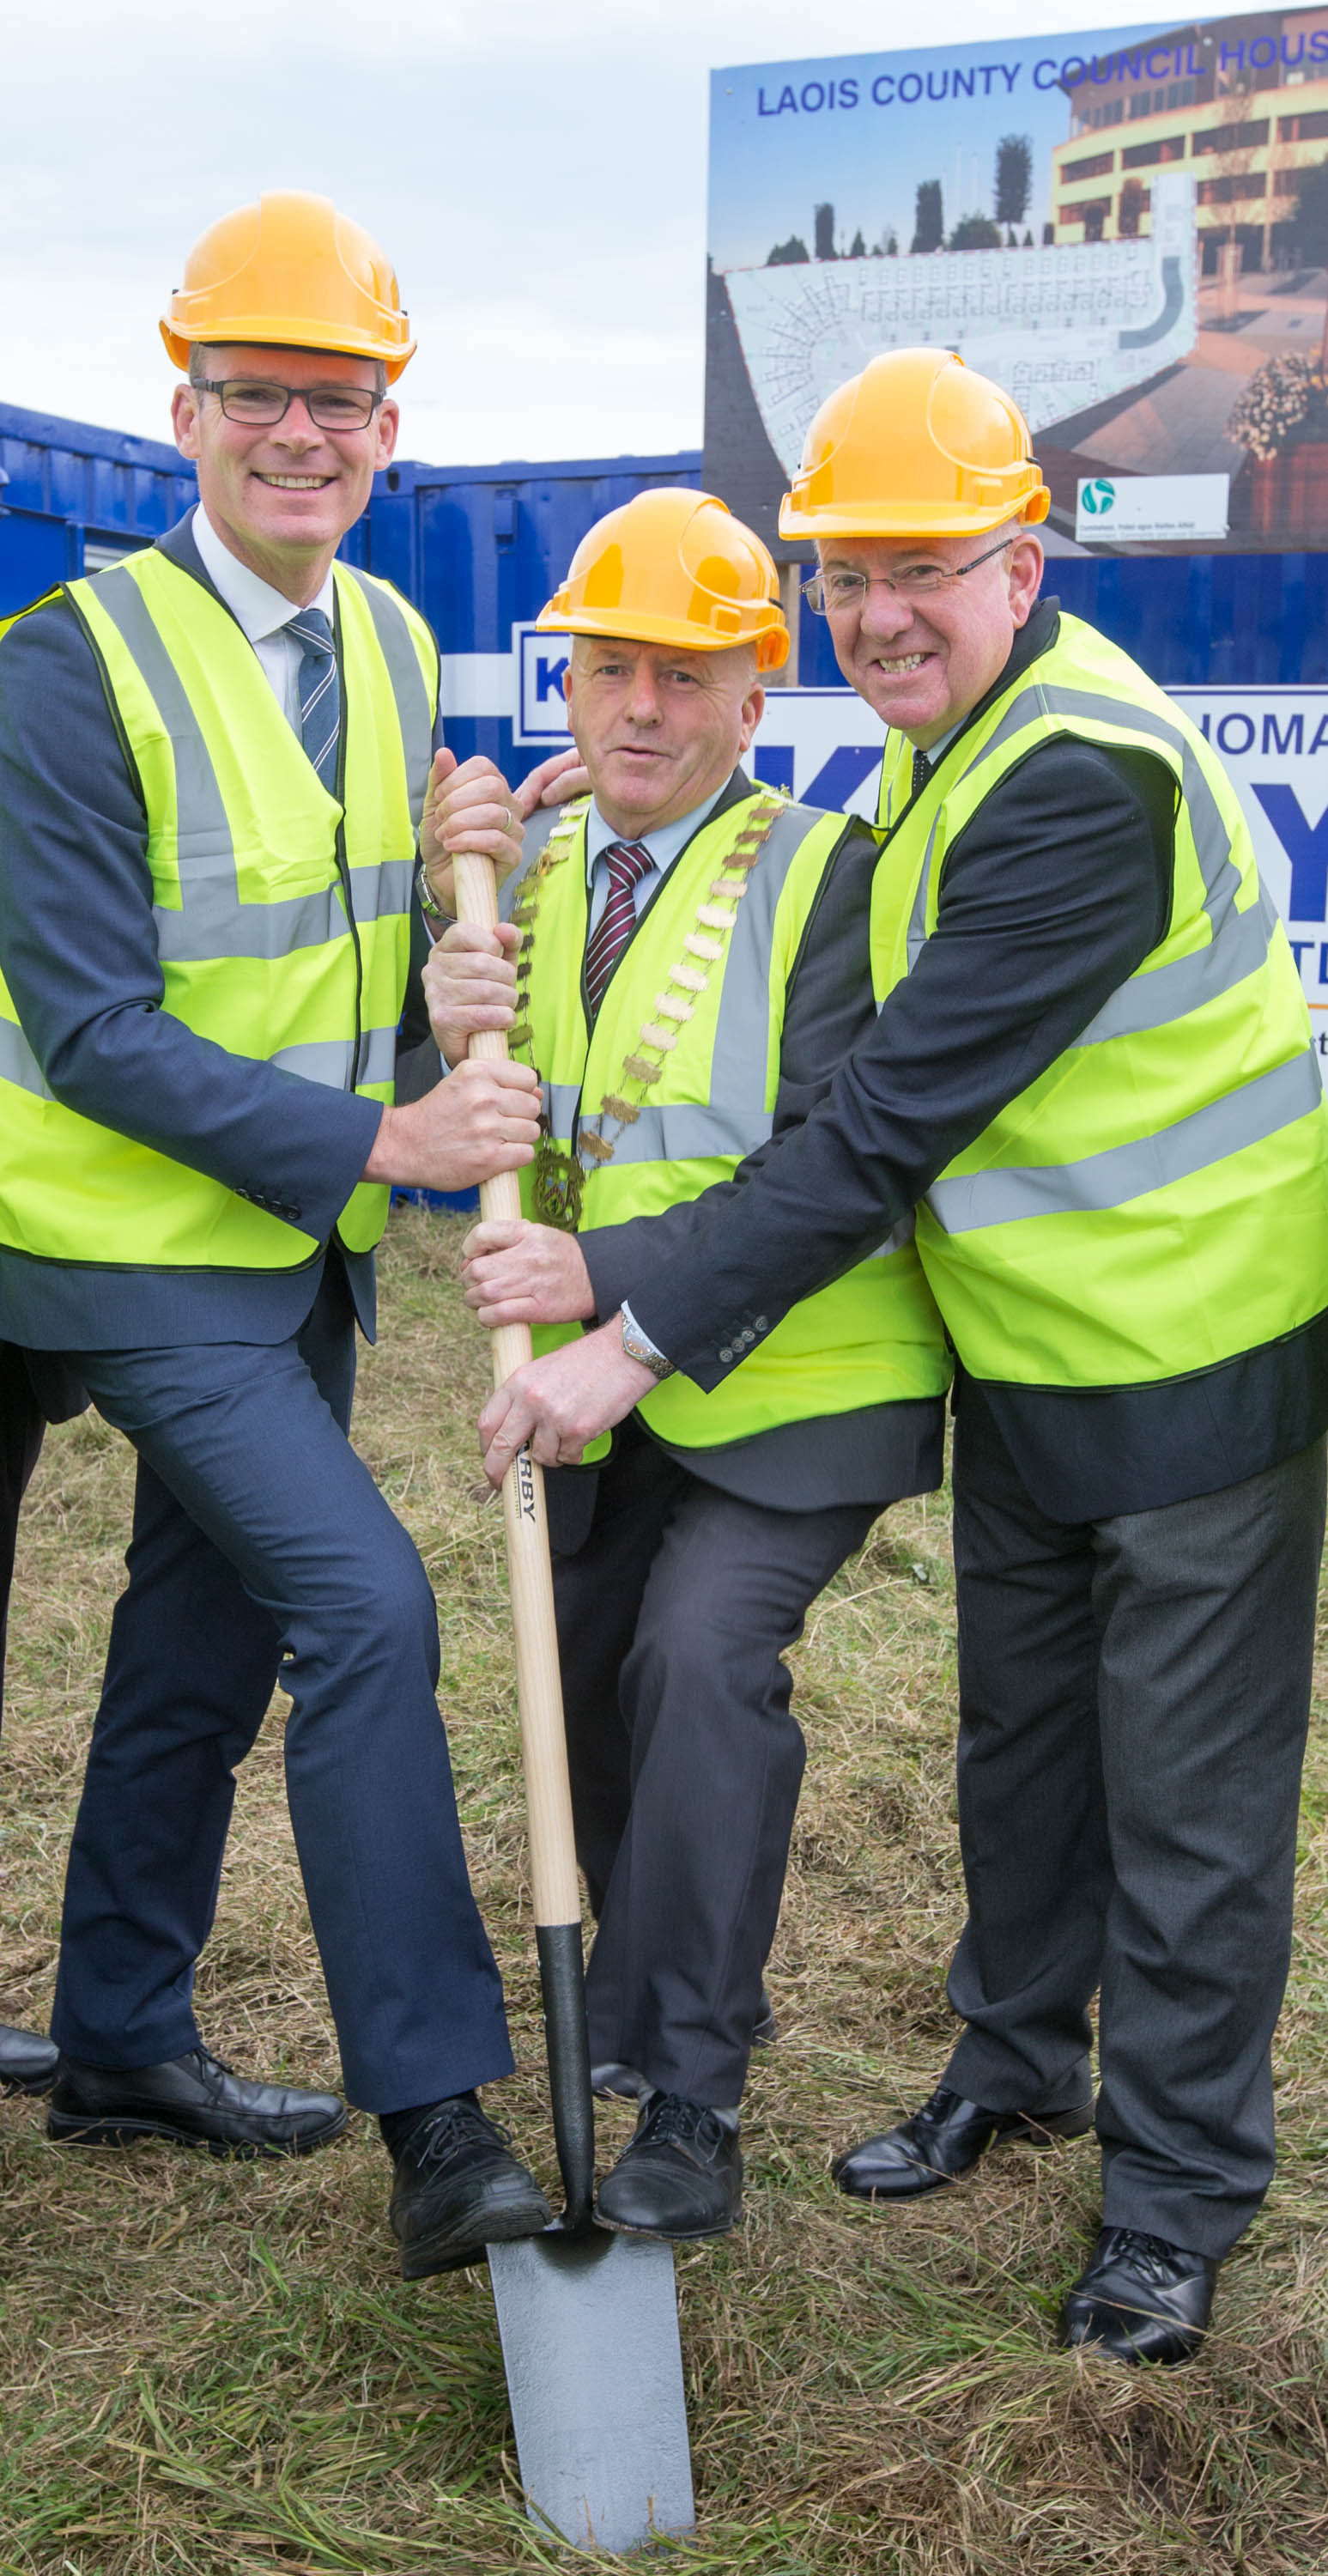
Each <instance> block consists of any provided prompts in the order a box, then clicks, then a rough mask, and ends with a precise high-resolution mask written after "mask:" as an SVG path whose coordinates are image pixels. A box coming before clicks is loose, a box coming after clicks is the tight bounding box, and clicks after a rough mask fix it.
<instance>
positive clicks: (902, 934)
mask: <svg viewBox="0 0 1328 2576" xmlns="http://www.w3.org/2000/svg"><path fill="white" fill-rule="evenodd" d="M1065 735H1074V736H1076V737H1077V738H1079V739H1081V740H1085V741H1089V742H1093V743H1097V744H1102V745H1107V746H1111V745H1118V746H1121V747H1128V748H1131V749H1133V750H1136V751H1138V750H1144V751H1152V752H1155V753H1156V754H1157V755H1158V756H1159V757H1161V758H1162V759H1163V760H1164V761H1165V762H1166V765H1167V766H1168V768H1169V769H1170V770H1171V772H1172V775H1173V777H1174V779H1175V781H1176V789H1177V807H1176V858H1175V885H1174V895H1173V904H1172V913H1171V919H1170V921H1169V923H1168V926H1167V930H1166V932H1165V934H1164V936H1163V938H1162V939H1161V940H1160V941H1159V942H1158V944H1157V946H1156V947H1155V948H1154V950H1153V951H1152V952H1151V954H1150V956H1149V957H1147V958H1145V959H1144V961H1143V963H1142V965H1141V966H1140V967H1139V968H1138V969H1137V970H1136V972H1135V973H1134V974H1132V975H1131V976H1129V977H1128V978H1127V979H1126V981H1125V982H1124V983H1123V984H1121V985H1120V986H1119V987H1118V988H1117V990H1116V991H1115V992H1114V993H1113V994H1112V995H1111V996H1110V997H1109V999H1108V1000H1107V1002H1106V1003H1105V1004H1104V1005H1103V1007H1102V1009H1101V1010H1099V1011H1098V1012H1097V1014H1096V1015H1095V1017H1094V1018H1093V1020H1092V1021H1091V1022H1090V1023H1089V1025H1088V1026H1087V1027H1086V1028H1085V1029H1084V1030H1083V1031H1082V1033H1081V1035H1080V1036H1079V1038H1078V1039H1077V1040H1076V1042H1075V1044H1074V1045H1073V1046H1072V1047H1069V1048H1067V1049H1066V1050H1065V1052H1064V1053H1063V1054H1062V1056H1061V1057H1060V1058H1058V1060H1057V1061H1056V1063H1055V1064H1053V1065H1052V1066H1051V1067H1050V1068H1049V1070H1048V1071H1047V1072H1046V1073H1045V1074H1043V1075H1041V1076H1040V1077H1039V1078H1038V1080H1037V1081H1035V1082H1033V1083H1032V1084H1030V1085H1029V1086H1028V1088H1027V1089H1026V1090H1025V1091H1024V1092H1023V1093H1022V1094H1021V1095H1020V1096H1019V1098H1018V1099H1016V1100H1015V1101H1013V1102H1011V1103H1010V1104H1009V1106H1008V1108H1006V1109H1005V1110H1003V1111H1002V1112H1001V1113H1000V1115H999V1116H998V1117H997V1118H996V1119H994V1120H993V1121H992V1123H991V1125H990V1126H989V1127H988V1128H987V1130H986V1131H985V1133H984V1134H983V1135H982V1136H980V1137H978V1138H977V1139H976V1141H975V1142H974V1144H973V1145H972V1146H970V1147H969V1148H967V1149H966V1150H965V1152H964V1153H962V1154H960V1155H958V1156H956V1158H955V1160H954V1161H953V1162H952V1163H951V1164H950V1165H949V1167H948V1169H947V1170H946V1171H945V1172H943V1173H942V1174H941V1175H940V1176H939V1178H938V1179H937V1181H936V1182H935V1183H934V1184H933V1186H932V1188H931V1189H930V1190H929V1191H928V1193H927V1198H926V1204H925V1206H924V1207H923V1208H921V1209H920V1210H919V1217H918V1245H919V1250H920V1252H921V1255H922V1259H923V1263H924V1266H925V1268H926V1271H927V1275H928V1277H929V1279H930V1281H931V1284H932V1286H933V1288H934V1290H935V1292H936V1296H937V1301H938V1303H939V1305H940V1308H941V1311H942V1313H943V1314H944V1316H945V1319H946V1323H947V1325H948V1327H949V1329H950V1332H951V1334H952V1336H953V1338H954V1340H955V1343H956V1345H957V1348H958V1350H959V1353H960V1357H961V1358H962V1360H963V1361H964V1364H965V1366H966V1367H968V1368H969V1369H970V1370H971V1372H972V1373H973V1374H974V1375H975V1376H978V1377H983V1378H988V1379H992V1380H995V1381H1002V1382H1007V1383H1016V1384H1032V1385H1051V1386H1057V1385H1060V1386H1082V1387H1092V1386H1112V1385H1123V1384H1149V1383H1153V1382H1156V1381H1158V1380H1160V1379H1165V1378H1167V1377H1170V1376H1180V1375H1188V1374H1190V1373H1192V1372H1195V1371H1198V1370H1202V1369H1204V1368H1206V1367H1210V1366H1215V1365H1217V1364H1219V1363H1220V1362H1221V1361H1222V1360H1224V1359H1227V1358H1231V1357H1234V1356H1236V1355H1237V1354H1238V1353H1239V1352H1241V1351H1243V1350H1246V1349H1251V1348H1254V1347H1257V1346H1258V1345H1259V1344H1261V1343H1262V1342H1265V1341H1268V1340H1272V1339H1274V1338H1276V1337H1277V1336H1278V1335H1279V1334H1281V1333H1285V1332H1290V1331H1293V1330H1294V1329H1295V1328H1296V1327H1297V1325H1299V1324H1301V1323H1304V1322H1307V1321H1308V1320H1310V1318H1311V1317H1312V1316H1314V1315H1315V1314H1317V1313H1318V1312H1319V1311H1320V1310H1321V1309H1322V1308H1323V1307H1324V1306H1325V1305H1328V1107H1326V1106H1325V1103H1324V1099H1323V1092H1322V1086H1321V1083H1320V1079H1319V1073H1318V1065H1317V1059H1316V1057H1315V1056H1314V1054H1313V1052H1312V1049H1311V1046H1310V1039H1309V1023H1308V1014H1307V1011H1306V1008H1305V1003H1304V999H1303V996H1302V993H1301V989H1300V979H1299V976H1298V975H1297V973H1296V970H1295V967H1294V964H1293V961H1292V958H1291V953H1290V950H1289V948H1288V946H1287V942H1286V937H1285V933H1284V932H1283V930H1282V928H1281V925H1280V923H1279V922H1278V919H1277V915H1276V912H1275V909H1274V907H1273V905H1272V902H1271V900H1270V898H1269V897H1268V895H1267V892H1266V890H1265V889H1264V888H1263V887H1262V886H1261V884H1260V882H1259V878H1258V871H1257V867H1256V864H1255V858H1254V850H1253V845H1252V843H1251V841H1250V836H1249V831H1248V827H1247V825H1246V823H1245V819H1244V816H1243V813H1242V811H1241V807H1240V804H1239V800H1238V798H1237V797H1236V793H1235V790H1234V788H1233V787H1232V785H1231V782H1230V780H1229V779H1228V778H1227V777H1226V775H1225V772H1224V771H1223V769H1222V767H1221V764H1220V762H1219V761H1218V760H1217V757H1216V755H1215V754H1214V753H1213V752H1212V751H1210V749H1209V747H1208V745H1207V744H1206V743H1205V742H1204V741H1203V738H1202V736H1201V735H1199V734H1198V733H1197V732H1196V730H1195V728H1194V727H1193V726H1192V725H1190V724H1189V722H1188V720H1187V719H1186V718H1184V717H1183V716H1181V715H1180V714H1179V713H1178V711H1177V710H1176V709H1175V708H1173V707H1172V706H1171V705H1170V704H1169V702H1168V701H1167V699H1166V698H1165V697H1164V696H1163V694H1162V692H1161V691H1160V690H1159V689H1157V688H1156V687H1155V686H1154V684H1153V683H1152V682H1151V681H1150V680H1149V679H1148V678H1147V677H1146V675H1145V674H1144V673H1143V672H1142V671H1140V670H1139V669H1138V666H1137V665H1136V664H1134V663H1133V662H1131V661H1130V659H1129V657H1128V656H1127V655H1126V654H1124V653H1121V652H1120V651H1119V650H1118V649H1117V647H1115V646H1114V645H1111V644H1108V643H1107V641H1106V639H1105V638H1104V637H1102V636H1100V635H1098V634H1096V633H1095V632H1094V630H1093V629H1092V628H1091V627H1086V626H1084V625H1082V624H1081V623H1080V621H1079V620H1078V619H1074V618H1064V617H1063V618H1062V620H1061V623H1060V630H1059V634H1058V637H1057V640H1056V642H1055V644H1054V645H1053V646H1052V647H1051V649H1050V650H1049V651H1048V652H1047V653H1046V654H1044V655H1042V656H1041V657H1040V658H1039V659H1038V661H1037V662H1036V663H1034V664H1033V665H1031V666H1030V668H1029V669H1028V670H1027V671H1025V673H1024V674H1023V675H1022V677H1021V679H1020V680H1018V681H1016V682H1015V683H1014V684H1013V686H1012V688H1011V689H1010V691H1009V692H1008V693H1007V695H1006V696H1005V698H1004V699H1001V700H998V701H997V702H996V704H995V705H994V706H993V707H992V708H990V709H988V711H987V713H986V715H985V716H984V717H983V718H982V720H981V721H980V722H979V724H978V725H976V726H975V727H973V728H972V729H971V731H970V732H968V733H966V734H965V735H963V736H961V737H960V738H959V739H958V740H957V741H956V742H955V743H953V744H952V745H951V746H950V747H949V749H948V751H947V752H946V753H945V754H944V755H943V756H942V758H941V760H940V761H939V762H938V764H937V768H936V770H935V772H934V773H933V776H932V778H931V779H930V780H929V781H928V782H927V784H926V786H925V787H924V789H923V791H922V794H921V795H920V796H919V797H918V798H917V799H915V800H911V801H910V802H908V804H907V806H906V809H905V810H904V811H902V812H901V813H900V818H899V821H898V822H897V823H896V824H895V825H894V826H893V828H891V827H890V826H889V824H888V823H887V825H886V841H885V855H884V858H883V864H882V866H881V868H880V870H879V871H878V875H877V883H876V899H875V903H874V913H873V972H874V976H875V981H876V989H877V994H878V998H882V999H883V998H884V997H885V995H886V994H888V992H889V990H890V988H891V987H892V985H893V984H894V983H895V982H897V981H898V979H899V977H900V976H901V975H902V974H904V973H907V972H909V971H910V970H911V969H912V967H913V966H914V965H915V964H916V962H917V959H918V957H919V955H920V954H921V952H922V949H923V947H924V945H925V942H926V940H927V939H928V938H929V937H930V935H931V932H932V930H933V929H934V927H935V923H936V917H937V908H938V904H939V900H940V890H941V884H942V881H943V874H944V867H945V859H946V854H947V852H948V850H949V849H950V848H951V847H952V846H953V845H954V843H955V842H956V840H957V838H958V836H959V834H960V833H962V831H963V830H964V829H965V828H966V826H967V825H968V823H969V822H970V821H971V820H972V818H973V816H974V815H975V813H976V812H977V810H978V808H979V806H980V804H981V802H982V799H983V798H984V797H985V796H986V795H988V794H990V793H991V792H992V790H993V789H994V788H996V787H997V786H998V785H999V784H1000V783H1001V782H1002V781H1003V780H1004V779H1006V778H1008V776H1009V775H1010V773H1011V771H1012V770H1014V769H1015V768H1016V767H1017V765H1018V763H1019V762H1020V761H1021V760H1022V759H1023V758H1024V757H1026V756H1027V754H1028V752H1029V751H1030V750H1033V749H1035V748H1036V747H1037V745H1038V744H1039V743H1040V742H1042V741H1047V740H1051V739H1054V738H1055V737H1057V736H1065ZM906 749H907V746H903V747H902V749H901V750H900V751H899V752H898V753H892V752H891V751H890V749H889V748H888V749H887V759H886V763H885V765H884V767H883V774H882V799H881V802H882V811H883V813H885V814H887V815H888V813H889V812H890V810H891V809H892V808H895V807H897V806H898V803H899V798H900V789H901V784H902V778H903V758H904V752H905V751H906ZM1012 864H1013V862H1012ZM1271 1247H1276V1249H1275V1250H1272V1249H1271Z"/></svg>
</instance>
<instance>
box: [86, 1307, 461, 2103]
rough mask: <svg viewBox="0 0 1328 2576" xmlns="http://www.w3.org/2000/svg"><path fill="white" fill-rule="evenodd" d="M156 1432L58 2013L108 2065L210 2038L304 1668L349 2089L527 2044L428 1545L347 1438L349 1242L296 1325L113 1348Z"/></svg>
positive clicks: (113, 1406) (375, 2086) (413, 2083)
mask: <svg viewBox="0 0 1328 2576" xmlns="http://www.w3.org/2000/svg"><path fill="white" fill-rule="evenodd" d="M77 1366H78V1370H79V1374H80V1375H81V1376H82V1378H83V1379H84V1381H85V1383H86V1384H87V1386H88V1388H89V1390H90V1392H91V1394H92V1398H93V1401H94V1403H95V1404H96V1406H97V1409H98V1411H99V1412H100V1413H102V1414H103V1415H104V1417H105V1418H106V1420H107V1421H108V1422H111V1423H114V1424H115V1425H116V1427H117V1428H118V1429H120V1430H122V1431H123V1432H125V1434H126V1435H127V1437H128V1438H129V1439H130V1440H132V1442H133V1444H134V1446H135V1448H136V1449H137V1451H138V1456H139V1471H138V1490H137V1497H136V1502H135V1511H134V1531H133V1539H132V1543H131V1546H130V1549H129V1553H128V1558H127V1563H128V1568H129V1582H128V1587H127V1589H126V1590H125V1592H124V1593H123V1594H122V1595H121V1598H120V1600H119V1602H118V1604H117V1607H116V1611H115V1618H114V1624H113V1627H112V1632H111V1645H110V1652H109V1656H108V1659H107V1666H106V1678H105V1684H104V1688H103V1693H102V1701H101V1706H100V1708H99V1710H98V1713H97V1720H96V1725H95V1727H94V1730H93V1737H92V1749H91V1755H90V1758H89V1763H88V1773H87V1780H86V1783H85V1786H84V1791H83V1797H82V1802H81V1805H80V1807H79V1813H78V1821H77V1824H76V1826H75V1830H74V1839H73V1845H72V1849H71V1852H70V1859H69V1874H68V1880H67V1884H66V1890H65V1910H64V1927H63V1939H62V1947H61V1959H60V1972H59V1980H58V1986H57V1992H56V2003H55V2013H54V2016H53V2021H52V2035H53V2037H54V2038H55V2039H56V2040H57V2042H58V2044H59V2046H60V2047H61V2048H62V2049H64V2050H65V2052H66V2053H67V2055H69V2056H71V2057H74V2058H79V2059H82V2060H84V2061H85V2062H87V2063H89V2064H93V2065H101V2066H143V2065H152V2064H157V2063H160V2062H161V2061H163V2060H164V2059H167V2058H172V2057H178V2056H182V2055H183V2054H184V2053H185V2051H186V2050H188V2049H190V2048H192V2047H194V2046H195V2045H196V2044H197V2037H198V2034H197V2031H196V2027H195V2023H194V2017H193V2009H192V1987H193V1970H194V1961H195V1959H196V1957H197V1955H198V1952H199V1950H200V1949H201V1947H202V1945H203V1942H204V1941H205V1939H206V1938H207V1934H208V1931H209V1929H210V1927H211V1923H212V1916H213V1911H214V1908H215V1905H216V1900H217V1887H218V1880H219V1876H220V1871H221V1860H222V1853H223V1850H224V1847H225V1841H226V1832H227V1827H228V1825H229V1822H230V1814H231V1805H232V1799H233V1796H234V1786H235V1779H234V1775H235V1767H236V1765H237V1763H239V1762H241V1761H242V1760H243V1758H244V1756H245V1754H246V1753H247V1752H248V1751H249V1749H250V1746H251V1745H252V1744H253V1742H254V1739H255V1737H256V1736H257V1734H258V1731H259V1728H260V1726H261V1725H262V1722H263V1717H264V1714H265V1712H266V1710H267V1706H268V1702H269V1700H270V1697H271V1693H272V1688H273V1684H274V1683H275V1682H276V1681H277V1680H278V1679H280V1682H281V1685H282V1688H283V1690H285V1691H287V1692H289V1694H290V1699H291V1709H290V1714H289V1718H288V1720H287V1725H286V1783H287V1792H288V1796H289V1800H290V1811H291V1820H292V1824H293V1826H294V1831H295V1841H296V1846H297V1849H298V1852H299V1858H300V1867H301V1870H302V1872H303V1877H304V1885H305V1892H306V1894H307V1897H308V1901H309V1912H310V1915H311V1917H312V1921H313V1927H314V1933H315V1936H316V1938H317V1941H318V1947H319V1951H320V1954H321V1957H322V1962H323V1973H324V1975H325V1977H326V1980H327V1990H328V1996H329V1999H330V2001H331V2006H332V2012H333V2017H334V2019H335V2022H336V2027H337V2036H338V2040H339V2042H340V2047H341V2061H342V2067H343V2070H344V2074H345V2082H346V2089H347V2092H348V2093H349V2094H350V2096H351V2098H352V2100H353V2101H355V2102H357V2103H358V2104H359V2105H360V2107H361V2108H362V2109H363V2110H366V2111H377V2112H384V2111H393V2110H399V2109H404V2108H405V2107H407V2106H408V2105H410V2104H413V2103H416V2102H428V2101H433V2100H436V2099H438V2098H439V2097H441V2096H443V2095H446V2094H451V2093H457V2092H461V2091H464V2090H465V2089H466V2088H467V2087H468V2086H470V2085H475V2084H483V2083H487V2082H489V2081H491V2080H492V2079H494V2078H495V2077H498V2076H502V2075H506V2074H508V2073H509V2072H510V2070H511V2066H512V2056H511V2050H510V2047H509V2045H508V2038H507V2029H506V2023H505V2019H504V2013H503V1997H502V1987H501V1984H500V1981H499V1976H498V1971H497V1968H496V1966H495V1964H494V1959H493V1953H492V1951H491V1949H490V1947H489V1942H488V1938H487V1936H486V1934H485V1931H484V1927H483V1924H482V1923H481V1921H480V1916H479V1912H478V1909H477V1907H476V1905H475V1901H474V1898H473V1896H472V1894H471V1891H470V1883H469V1879H468V1877H467V1873H466V1863H465V1857H464V1854H463V1851H462V1846H461V1835H460V1829H459V1826H458V1822H457V1811H456V1800H455V1796H454V1792H453V1787H452V1774H451V1766H450V1763H449V1760H448V1752H447V1739H446V1736H445V1733H444V1730H443V1725H442V1720H441V1718H440V1716H439V1713H438V1707H437V1702H436V1699H435V1696H434V1693H435V1689H436V1685H437V1680H438V1627H437V1616H436V1612H435V1607H434V1600H433V1595H432V1592H431V1591H430V1588H429V1583H428V1578H427V1576H426V1574H425V1571H424V1568H423V1565H422V1564H421V1562H420V1558H419V1555H418V1553H417V1551H416V1549H415V1547H414V1545H413V1543H412V1541H411V1540H410V1538H409V1537H408V1536H407V1534H406V1532H405V1530H404V1529H403V1528H402V1526H401V1524H400V1522H399V1521H398V1520H397V1518H396V1516H395V1514H394V1513H393V1512H392V1511H391V1510H390V1509H389V1507H388V1505H387V1504H386V1502H385V1501H384V1500H383V1497H382V1495H381V1494H380V1493H379V1491H378V1489H377V1487H376V1485H375V1484H374V1482H373V1479H372V1477H371V1476H370V1474H369V1471H368V1469H367V1468H366V1467H365V1466H364V1465H363V1463H362V1461H361V1460H360V1459H359V1458H357V1457H356V1455H355V1452H354V1450H353V1449H352V1448H351V1446H350V1442H349V1440H348V1439H347V1437H346V1429H347V1425H348V1423H349V1419H350V1406H351V1395H352V1391H353V1386H354V1373H355V1342H354V1323H353V1318H352V1313H351V1306H350V1299H349V1294H348V1290H347V1285H346V1280H345V1276H344V1272H343V1270H342V1267H341V1264H340V1262H338V1261H330V1262H329V1264H328V1267H327V1272H326V1274H325V1277H324V1280H323V1283H322V1286H321V1287H320V1289H319V1293H318V1297H317V1300H316V1303H315V1305H314V1307H313V1311H312V1313H311V1314H310V1315H309V1317H308V1319H307V1320H306V1323H305V1325H304V1327H303V1330H302V1331H301V1332H300V1333H299V1334H298V1335H297V1336H295V1337H294V1338H292V1339H291V1340H289V1341H286V1342H278V1343H276V1344H273V1345H271V1346H269V1345H266V1344H253V1343H230V1344H220V1345H215V1346H213V1347H210V1348H206V1349H198V1348H183V1349H176V1350H158V1351H133V1350H128V1351H91V1352H82V1353H80V1354H79V1356H78V1361H77Z"/></svg>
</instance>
